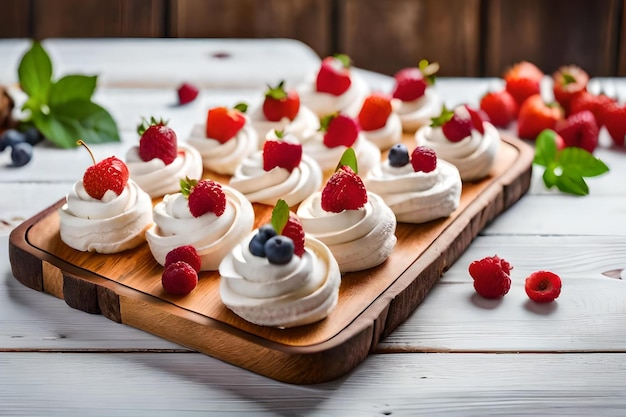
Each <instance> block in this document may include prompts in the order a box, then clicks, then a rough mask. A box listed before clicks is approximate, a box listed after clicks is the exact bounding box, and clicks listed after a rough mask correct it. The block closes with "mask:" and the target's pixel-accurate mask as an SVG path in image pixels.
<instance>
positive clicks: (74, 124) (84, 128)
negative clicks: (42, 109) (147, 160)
mask: <svg viewBox="0 0 626 417" xmlns="http://www.w3.org/2000/svg"><path fill="white" fill-rule="evenodd" d="M33 123H34V125H35V127H36V128H37V129H38V130H39V131H40V132H41V133H42V134H43V135H44V136H45V137H46V138H48V139H49V140H51V141H52V142H54V143H55V144H56V145H58V146H60V147H62V148H74V147H76V141H77V140H78V139H82V140H84V141H85V142H86V143H90V144H94V143H104V142H119V141H120V137H119V133H118V129H117V125H116V123H115V121H114V120H113V118H112V117H111V115H110V114H109V113H107V111H106V110H104V109H103V108H102V107H100V106H99V105H97V104H95V103H93V102H91V101H85V100H72V101H68V102H65V103H61V104H59V105H57V106H52V107H50V112H49V113H48V114H43V113H36V114H34V115H33Z"/></svg>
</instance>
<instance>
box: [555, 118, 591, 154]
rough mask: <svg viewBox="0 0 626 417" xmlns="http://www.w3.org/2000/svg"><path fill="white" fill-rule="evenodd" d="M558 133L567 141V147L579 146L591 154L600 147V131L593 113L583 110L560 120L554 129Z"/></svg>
mask: <svg viewBox="0 0 626 417" xmlns="http://www.w3.org/2000/svg"><path fill="white" fill-rule="evenodd" d="M554 130H555V131H556V133H557V134H558V135H560V136H561V137H562V138H563V140H564V141H565V146H577V147H579V148H583V149H584V150H586V151H587V152H589V153H593V151H594V150H595V149H596V147H597V146H598V137H599V134H600V129H599V128H598V125H597V123H596V119H595V117H593V113H591V112H590V111H589V110H583V111H581V112H578V113H574V114H572V115H570V116H569V117H568V118H567V119H564V120H559V121H558V122H557V123H556V126H555V128H554Z"/></svg>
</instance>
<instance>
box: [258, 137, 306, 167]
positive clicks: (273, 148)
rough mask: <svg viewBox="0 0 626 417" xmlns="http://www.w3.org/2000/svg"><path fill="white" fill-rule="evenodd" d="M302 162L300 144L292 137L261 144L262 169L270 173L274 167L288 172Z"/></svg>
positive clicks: (270, 140)
mask: <svg viewBox="0 0 626 417" xmlns="http://www.w3.org/2000/svg"><path fill="white" fill-rule="evenodd" d="M301 160H302V144H300V143H298V142H297V141H295V140H294V139H293V137H292V136H286V137H282V138H281V137H279V138H278V140H272V139H268V140H266V141H265V143H264V144H263V169H264V170H265V171H270V170H271V169H273V168H275V167H280V168H285V169H286V170H288V171H289V172H291V171H293V169H294V168H295V167H297V166H298V165H300V161H301Z"/></svg>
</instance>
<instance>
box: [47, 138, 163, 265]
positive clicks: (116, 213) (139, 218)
mask: <svg viewBox="0 0 626 417" xmlns="http://www.w3.org/2000/svg"><path fill="white" fill-rule="evenodd" d="M81 143H82V141H81ZM89 153H90V154H91V150H90V151H89ZM92 159H93V154H92ZM59 218H60V235H61V240H62V241H63V242H64V243H65V244H67V245H68V246H70V247H72V248H74V249H76V250H80V251H86V252H99V253H117V252H121V251H124V250H126V249H131V248H134V247H135V246H137V245H139V244H140V243H142V242H144V241H145V237H144V234H145V230H146V229H147V228H148V227H150V226H151V225H152V199H151V198H150V196H149V195H148V194H147V193H146V192H145V191H143V190H142V189H141V188H140V187H139V186H138V185H137V184H136V183H135V182H134V181H133V180H130V179H129V172H128V168H127V167H126V164H124V162H123V161H121V160H120V159H118V158H116V157H114V156H112V157H109V158H106V159H104V160H102V161H100V162H98V163H95V159H94V165H93V166H90V167H89V168H87V170H85V173H84V175H83V179H82V181H77V182H76V183H75V184H74V186H73V188H72V191H71V192H70V193H68V195H67V201H66V203H65V204H63V206H62V207H61V208H60V209H59Z"/></svg>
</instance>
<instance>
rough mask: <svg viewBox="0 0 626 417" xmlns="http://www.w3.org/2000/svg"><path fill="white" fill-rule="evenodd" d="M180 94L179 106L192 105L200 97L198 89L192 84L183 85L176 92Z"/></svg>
mask: <svg viewBox="0 0 626 417" xmlns="http://www.w3.org/2000/svg"><path fill="white" fill-rule="evenodd" d="M176 93H177V94H178V104H180V105H181V106H182V105H185V104H188V103H191V102H192V101H194V100H195V99H196V97H198V93H199V90H198V88H197V87H196V86H195V85H193V84H191V83H183V84H181V85H180V86H179V87H178V89H177V90H176Z"/></svg>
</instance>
